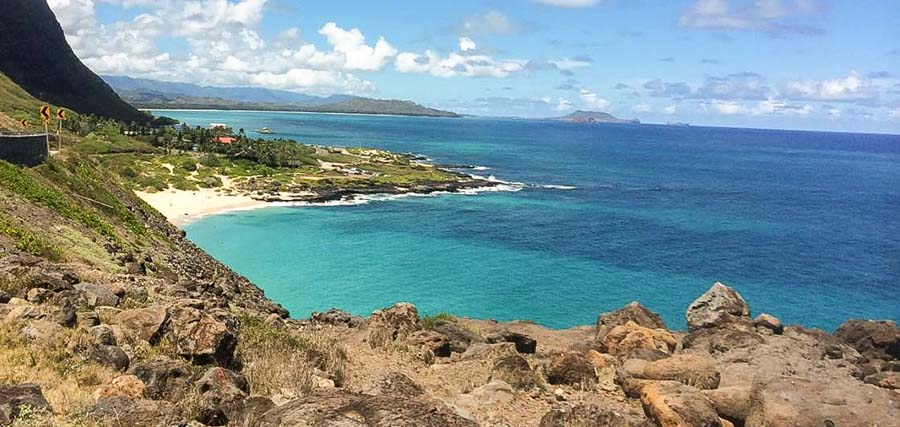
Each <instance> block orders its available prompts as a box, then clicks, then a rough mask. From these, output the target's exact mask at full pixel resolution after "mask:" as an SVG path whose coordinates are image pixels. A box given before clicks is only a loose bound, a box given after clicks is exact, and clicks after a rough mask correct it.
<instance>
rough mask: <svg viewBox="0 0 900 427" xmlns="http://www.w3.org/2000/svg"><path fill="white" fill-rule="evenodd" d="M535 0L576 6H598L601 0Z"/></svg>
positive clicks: (560, 5) (570, 6) (536, 1)
mask: <svg viewBox="0 0 900 427" xmlns="http://www.w3.org/2000/svg"><path fill="white" fill-rule="evenodd" d="M534 2H535V3H541V4H546V5H550V6H556V7H569V8H576V7H591V6H596V5H597V4H599V3H600V0H534Z"/></svg>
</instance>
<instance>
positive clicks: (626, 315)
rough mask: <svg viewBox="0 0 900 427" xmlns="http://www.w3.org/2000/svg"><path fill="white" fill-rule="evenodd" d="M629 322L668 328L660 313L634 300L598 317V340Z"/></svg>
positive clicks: (646, 326) (654, 327)
mask: <svg viewBox="0 0 900 427" xmlns="http://www.w3.org/2000/svg"><path fill="white" fill-rule="evenodd" d="M628 322H634V323H635V324H636V325H638V326H643V327H645V328H649V329H663V330H665V329H666V324H665V323H664V322H663V321H662V319H661V318H660V317H659V315H658V314H656V313H654V312H652V311H650V310H648V309H647V308H646V307H644V306H642V305H641V304H640V303H639V302H637V301H634V302H632V303H630V304H628V305H626V306H624V307H622V308H620V309H618V310H616V311H611V312H608V313H603V314H601V315H600V316H598V317H597V340H600V341H602V340H603V338H604V337H605V336H606V334H607V333H609V331H611V330H612V329H613V328H615V327H616V326H622V325H624V324H626V323H628Z"/></svg>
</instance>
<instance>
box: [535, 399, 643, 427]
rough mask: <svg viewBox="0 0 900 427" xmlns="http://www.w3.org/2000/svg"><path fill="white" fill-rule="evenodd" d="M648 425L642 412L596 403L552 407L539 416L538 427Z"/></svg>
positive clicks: (628, 426) (625, 426)
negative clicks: (559, 407) (558, 407)
mask: <svg viewBox="0 0 900 427" xmlns="http://www.w3.org/2000/svg"><path fill="white" fill-rule="evenodd" d="M597 426H605V427H649V426H650V423H649V421H648V420H647V418H646V417H644V415H643V414H640V413H635V412H633V411H631V410H630V408H627V407H624V406H623V407H603V406H598V405H586V404H581V405H576V406H573V407H570V408H561V409H553V410H550V411H549V412H547V413H546V414H544V416H543V417H541V424H540V426H539V427H597Z"/></svg>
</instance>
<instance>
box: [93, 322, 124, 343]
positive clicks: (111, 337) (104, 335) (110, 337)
mask: <svg viewBox="0 0 900 427" xmlns="http://www.w3.org/2000/svg"><path fill="white" fill-rule="evenodd" d="M88 332H90V333H91V335H93V337H94V342H95V343H97V344H100V345H118V344H117V342H116V334H115V333H114V332H113V329H112V328H110V327H109V325H99V326H94V327H92V328H90V329H88Z"/></svg>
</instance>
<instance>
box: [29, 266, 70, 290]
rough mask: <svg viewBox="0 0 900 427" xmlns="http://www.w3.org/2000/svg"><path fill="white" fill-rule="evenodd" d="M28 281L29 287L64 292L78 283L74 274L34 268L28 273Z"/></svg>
mask: <svg viewBox="0 0 900 427" xmlns="http://www.w3.org/2000/svg"><path fill="white" fill-rule="evenodd" d="M27 282H28V284H29V286H28V287H29V288H41V289H47V290H50V291H53V292H62V291H70V290H73V289H75V288H74V287H73V286H72V285H74V284H75V283H78V279H77V278H76V277H74V276H72V275H66V274H64V273H60V272H52V271H41V270H37V271H35V270H32V272H31V274H29V275H28V278H27ZM73 282H74V283H73Z"/></svg>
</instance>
